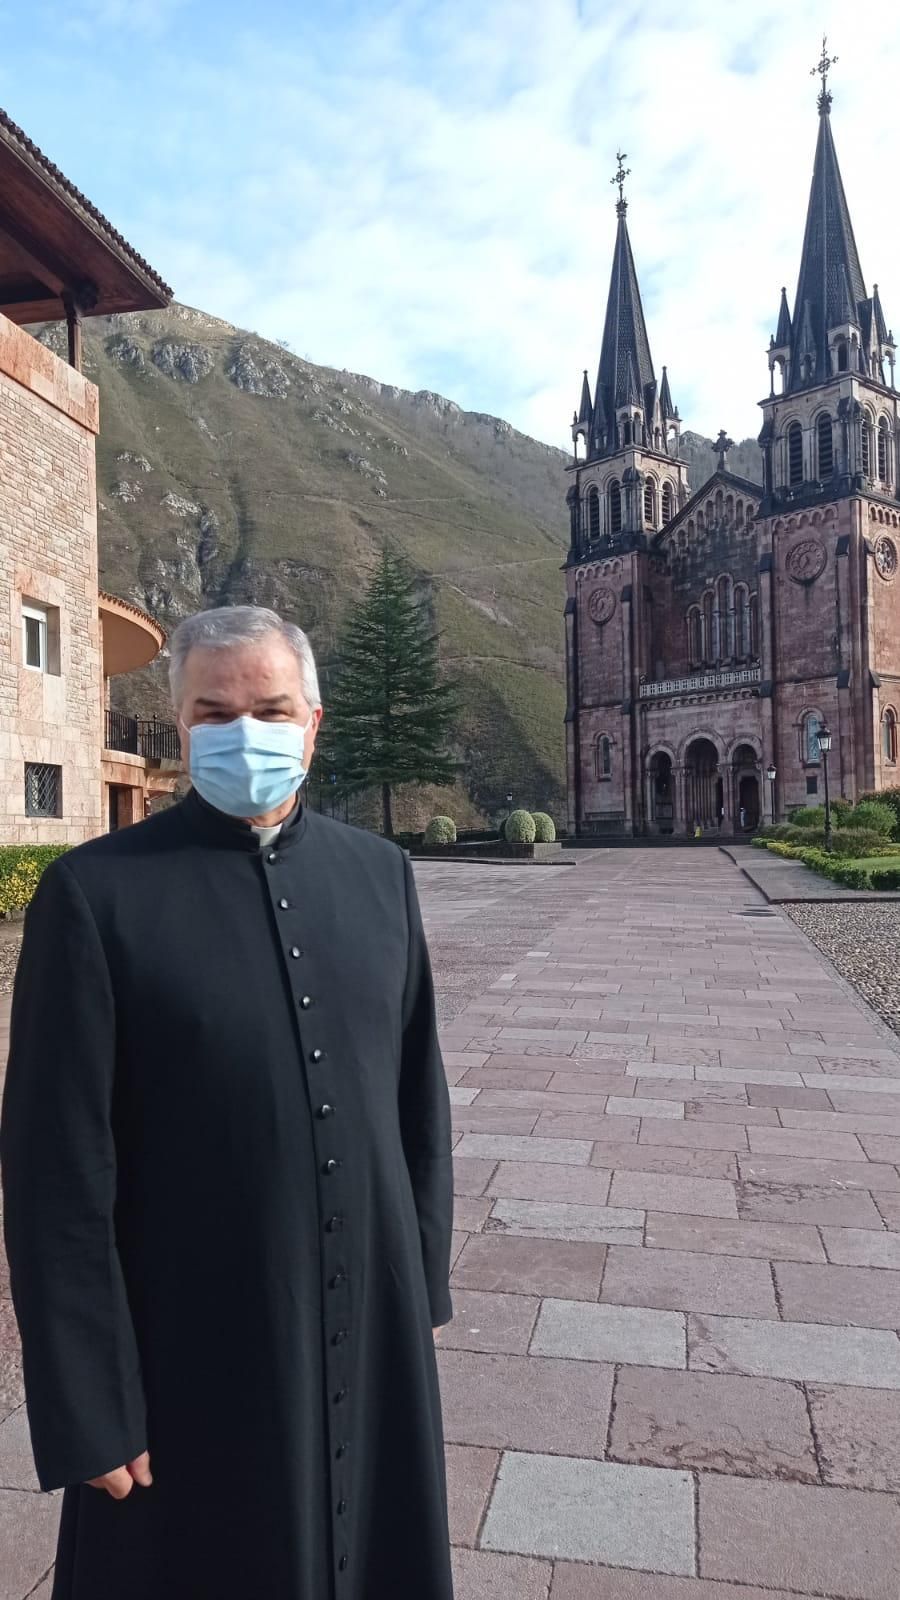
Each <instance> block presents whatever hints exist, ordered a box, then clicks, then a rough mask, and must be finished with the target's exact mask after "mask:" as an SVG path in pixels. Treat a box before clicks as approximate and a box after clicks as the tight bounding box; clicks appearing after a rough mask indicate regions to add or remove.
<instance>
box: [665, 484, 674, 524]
mask: <svg viewBox="0 0 900 1600" xmlns="http://www.w3.org/2000/svg"><path fill="white" fill-rule="evenodd" d="M674 515H675V496H674V495H673V493H672V485H671V484H670V483H664V484H663V490H662V519H663V523H666V522H671V520H672V518H673V517H674Z"/></svg>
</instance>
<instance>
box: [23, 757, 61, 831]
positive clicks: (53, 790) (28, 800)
mask: <svg viewBox="0 0 900 1600" xmlns="http://www.w3.org/2000/svg"><path fill="white" fill-rule="evenodd" d="M25 815H26V817H60V816H62V768H61V767H54V766H51V765H50V764H49V763H48V762H45V761H26V763H25Z"/></svg>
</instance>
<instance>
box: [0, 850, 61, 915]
mask: <svg viewBox="0 0 900 1600" xmlns="http://www.w3.org/2000/svg"><path fill="white" fill-rule="evenodd" d="M67 849H68V845H58V844H5V845H0V916H4V917H8V916H10V915H11V914H12V913H13V912H15V911H24V910H25V907H26V906H27V905H28V904H29V903H30V901H31V898H32V896H33V894H34V891H35V889H36V888H37V886H38V883H39V882H40V878H41V873H42V872H43V871H44V868H45V867H49V865H50V863H51V861H55V860H56V858H57V856H61V855H65V853H66V850H67Z"/></svg>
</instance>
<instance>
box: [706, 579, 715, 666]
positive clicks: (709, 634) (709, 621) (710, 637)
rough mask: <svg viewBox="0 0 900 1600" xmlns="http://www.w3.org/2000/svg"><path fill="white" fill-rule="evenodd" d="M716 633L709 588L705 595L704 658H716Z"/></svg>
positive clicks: (708, 659)
mask: <svg viewBox="0 0 900 1600" xmlns="http://www.w3.org/2000/svg"><path fill="white" fill-rule="evenodd" d="M714 650H715V634H714V632H713V597H712V594H711V593H710V591H709V590H707V592H706V594H705V595H704V596H703V659H704V661H712V660H714V659H715V658H714V656H713V651H714Z"/></svg>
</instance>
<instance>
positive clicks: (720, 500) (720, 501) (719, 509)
mask: <svg viewBox="0 0 900 1600" xmlns="http://www.w3.org/2000/svg"><path fill="white" fill-rule="evenodd" d="M724 505H725V497H724V495H723V494H722V491H721V489H717V490H716V521H717V522H721V521H722V513H723V509H724Z"/></svg>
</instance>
